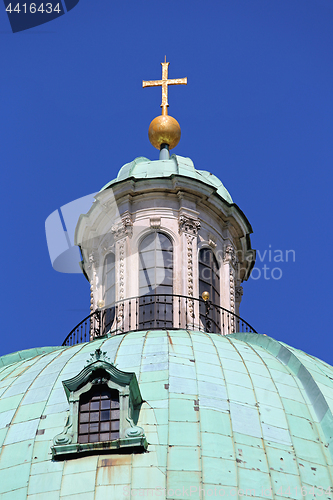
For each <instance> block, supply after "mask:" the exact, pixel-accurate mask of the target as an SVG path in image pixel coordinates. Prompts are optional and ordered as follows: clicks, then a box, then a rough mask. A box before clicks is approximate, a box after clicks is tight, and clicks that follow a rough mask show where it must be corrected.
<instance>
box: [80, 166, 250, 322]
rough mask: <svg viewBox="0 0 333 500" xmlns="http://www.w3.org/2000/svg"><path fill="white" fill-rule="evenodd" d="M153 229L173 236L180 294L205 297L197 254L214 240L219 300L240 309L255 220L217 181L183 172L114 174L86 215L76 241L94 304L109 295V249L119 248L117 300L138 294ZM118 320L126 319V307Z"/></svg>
mask: <svg viewBox="0 0 333 500" xmlns="http://www.w3.org/2000/svg"><path fill="white" fill-rule="evenodd" d="M151 232H161V233H163V234H165V235H167V236H168V237H169V239H170V240H171V242H172V245H173V294H176V295H182V296H187V297H194V298H199V276H198V268H199V264H198V255H199V251H200V249H202V248H205V247H206V248H210V249H211V250H212V252H213V253H214V255H215V257H216V259H217V262H218V265H219V275H220V304H219V305H220V306H222V307H224V308H225V309H227V310H229V311H231V312H233V313H235V314H237V315H239V304H240V301H241V297H242V287H241V286H240V285H241V282H242V281H244V280H245V279H247V278H248V276H249V273H250V272H251V268H252V266H253V262H254V256H255V252H254V250H252V249H251V247H250V244H249V233H250V232H251V227H250V225H249V223H248V221H247V219H246V218H245V216H244V215H243V214H242V212H241V211H240V210H239V209H238V207H237V206H236V205H235V204H230V203H227V202H225V201H224V200H223V199H222V198H221V197H220V196H218V195H217V194H216V189H214V187H211V186H208V185H206V184H204V183H202V182H199V181H198V180H197V179H193V178H191V177H184V176H177V175H174V176H172V177H171V178H148V179H147V178H145V179H135V180H133V178H128V179H125V180H122V181H120V182H115V183H113V185H112V186H110V187H109V188H107V189H104V190H102V191H101V192H99V193H98V195H97V196H96V201H95V202H94V204H93V206H92V208H91V209H90V211H89V212H88V213H87V214H86V215H82V216H81V217H80V219H79V222H78V224H77V228H76V234H75V239H76V241H75V243H76V244H77V245H79V246H80V248H81V252H82V256H83V268H84V272H85V273H86V275H87V277H88V279H89V281H90V284H91V310H92V311H93V310H95V309H96V308H97V307H98V302H99V301H102V300H104V298H105V286H104V281H105V277H104V273H105V268H104V261H105V257H106V255H107V254H108V253H110V252H113V253H114V255H115V270H116V273H115V276H116V288H115V297H116V302H117V301H122V300H123V299H128V298H130V297H137V296H138V295H139V251H138V249H139V246H140V242H141V241H142V240H143V238H144V237H145V236H146V235H148V234H149V233H151ZM105 305H108V304H105ZM189 307H191V302H189ZM193 308H195V304H192V309H193ZM192 312H193V313H195V311H194V309H193V310H192ZM118 316H119V314H118ZM117 321H126V318H124V317H122V314H121V310H120V318H119V317H118V318H117Z"/></svg>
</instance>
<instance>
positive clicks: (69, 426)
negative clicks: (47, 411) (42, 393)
mask: <svg viewBox="0 0 333 500" xmlns="http://www.w3.org/2000/svg"><path fill="white" fill-rule="evenodd" d="M73 437H74V434H73V422H72V418H71V415H70V412H69V411H68V414H67V419H66V423H65V427H64V430H63V431H62V432H61V433H60V434H57V435H56V436H55V437H54V438H53V444H54V445H63V444H71V442H72V441H73Z"/></svg>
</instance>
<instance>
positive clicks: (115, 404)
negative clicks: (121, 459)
mask: <svg viewBox="0 0 333 500" xmlns="http://www.w3.org/2000/svg"><path fill="white" fill-rule="evenodd" d="M119 420H120V407H119V393H118V391H117V390H110V389H109V388H108V387H107V386H106V385H97V386H93V387H92V389H91V390H90V391H89V392H87V393H84V394H82V396H81V397H80V406H79V432H78V442H79V443H97V442H101V441H113V440H115V439H119Z"/></svg>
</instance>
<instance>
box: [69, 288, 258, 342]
mask: <svg viewBox="0 0 333 500" xmlns="http://www.w3.org/2000/svg"><path fill="white" fill-rule="evenodd" d="M163 329H164V330H167V329H170V330H175V329H176V330H180V329H181V330H183V329H184V330H199V331H203V332H212V333H218V334H221V335H227V334H229V333H235V332H252V333H257V332H256V331H255V329H254V328H253V327H252V326H251V325H250V324H249V323H247V321H245V320H244V319H242V318H241V317H240V316H237V314H235V313H233V312H232V311H228V309H225V308H224V307H221V306H218V305H216V304H212V303H211V302H210V301H209V300H207V301H204V300H203V299H201V298H200V299H197V298H194V297H187V296H184V295H171V294H156V295H153V294H152V295H145V296H142V297H131V298H129V299H123V300H119V301H118V302H116V303H115V305H114V306H113V307H110V308H105V309H97V310H96V311H94V312H93V313H92V314H90V315H89V316H87V317H86V318H84V319H83V320H82V321H81V322H80V323H79V324H77V325H76V327H75V328H73V330H72V331H71V332H70V333H69V334H68V335H67V337H66V339H65V340H64V342H63V344H62V345H74V344H80V343H81V342H87V341H88V340H92V339H95V338H98V337H103V336H104V335H107V334H112V335H117V334H120V333H127V332H130V331H140V330H163Z"/></svg>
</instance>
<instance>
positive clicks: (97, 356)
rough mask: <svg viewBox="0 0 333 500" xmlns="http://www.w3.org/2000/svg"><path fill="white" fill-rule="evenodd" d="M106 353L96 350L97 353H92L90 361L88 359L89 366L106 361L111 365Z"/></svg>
mask: <svg viewBox="0 0 333 500" xmlns="http://www.w3.org/2000/svg"><path fill="white" fill-rule="evenodd" d="M106 354H107V352H106V351H104V352H103V351H101V349H99V348H98V349H96V351H95V352H91V353H90V359H87V365H90V364H91V363H95V361H106V362H107V363H110V364H111V365H113V363H111V361H110V358H109V357H108V356H107V355H106Z"/></svg>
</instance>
